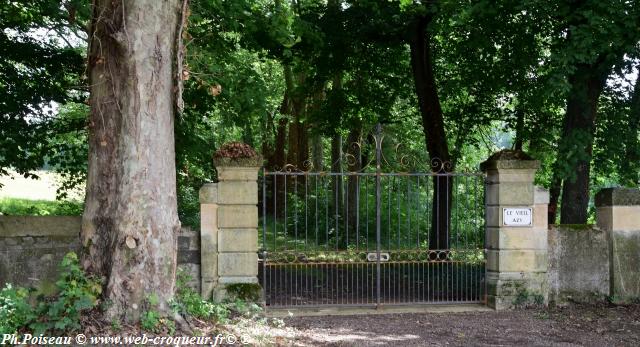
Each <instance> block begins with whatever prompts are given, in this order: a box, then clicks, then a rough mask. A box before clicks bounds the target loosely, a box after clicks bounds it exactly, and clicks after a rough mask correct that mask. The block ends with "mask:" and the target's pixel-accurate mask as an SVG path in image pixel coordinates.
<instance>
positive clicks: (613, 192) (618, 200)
mask: <svg viewBox="0 0 640 347" xmlns="http://www.w3.org/2000/svg"><path fill="white" fill-rule="evenodd" d="M595 202H596V207H604V206H633V205H639V206H640V189H635V188H621V187H620V188H605V189H602V190H600V191H599V192H598V193H597V194H596V198H595Z"/></svg>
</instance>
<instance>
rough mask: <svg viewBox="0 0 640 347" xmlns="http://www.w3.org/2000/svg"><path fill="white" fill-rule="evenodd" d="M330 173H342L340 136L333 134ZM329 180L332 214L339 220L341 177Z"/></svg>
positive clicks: (336, 176)
mask: <svg viewBox="0 0 640 347" xmlns="http://www.w3.org/2000/svg"><path fill="white" fill-rule="evenodd" d="M331 172H334V173H339V172H342V137H340V134H339V133H338V134H335V135H334V136H333V139H332V141H331ZM329 177H330V179H331V193H332V194H331V197H332V199H331V205H332V206H333V211H332V213H335V215H334V216H335V218H336V220H340V219H341V217H340V215H341V211H342V200H343V196H344V194H343V188H342V176H338V175H332V176H329Z"/></svg>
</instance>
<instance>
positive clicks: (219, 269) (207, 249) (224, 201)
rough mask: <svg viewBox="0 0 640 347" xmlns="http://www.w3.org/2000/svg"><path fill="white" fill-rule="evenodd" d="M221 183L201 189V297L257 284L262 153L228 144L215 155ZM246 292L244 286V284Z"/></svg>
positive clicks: (217, 297) (224, 294)
mask: <svg viewBox="0 0 640 347" xmlns="http://www.w3.org/2000/svg"><path fill="white" fill-rule="evenodd" d="M213 163H214V165H215V167H216V169H217V171H218V183H207V184H205V185H204V186H203V187H202V188H201V189H200V204H201V205H200V206H201V207H200V214H201V215H200V220H201V226H200V235H201V236H200V243H201V251H200V253H201V277H202V278H201V284H202V287H201V288H202V296H203V297H204V298H206V299H211V298H213V299H215V300H217V301H219V300H222V299H224V298H226V297H227V295H228V294H229V293H228V289H229V285H233V284H252V285H257V283H258V277H257V276H258V253H257V252H258V206H257V205H258V171H259V170H260V167H261V165H262V158H261V157H260V156H259V155H258V154H257V153H256V152H255V151H254V150H253V149H252V148H251V147H249V146H248V145H245V144H242V143H229V144H226V145H224V146H222V147H221V148H220V150H218V151H217V152H216V154H215V155H214V159H213ZM243 291H246V289H243Z"/></svg>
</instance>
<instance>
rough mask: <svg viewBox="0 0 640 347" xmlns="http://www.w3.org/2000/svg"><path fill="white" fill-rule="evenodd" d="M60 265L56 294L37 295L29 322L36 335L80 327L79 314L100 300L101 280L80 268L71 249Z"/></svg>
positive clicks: (91, 307)
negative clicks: (53, 295)
mask: <svg viewBox="0 0 640 347" xmlns="http://www.w3.org/2000/svg"><path fill="white" fill-rule="evenodd" d="M60 268H61V273H60V279H59V280H58V281H57V282H56V286H57V288H58V290H59V293H58V295H57V296H55V297H53V298H45V297H39V298H38V304H37V306H36V308H35V314H36V316H37V318H36V319H35V320H34V321H33V322H31V323H30V324H29V327H30V328H31V329H33V331H34V334H36V335H37V334H44V333H48V332H53V333H62V332H66V331H74V330H77V329H79V328H80V316H81V314H82V313H83V312H85V311H88V310H91V309H93V308H94V307H96V306H97V305H98V303H99V301H98V298H99V296H100V294H101V293H102V281H101V280H100V279H97V278H95V277H92V276H87V275H86V274H85V273H84V271H82V269H81V268H80V265H79V262H78V256H77V255H76V254H75V253H74V252H70V253H67V254H66V255H65V256H64V258H63V259H62V264H61V267H60Z"/></svg>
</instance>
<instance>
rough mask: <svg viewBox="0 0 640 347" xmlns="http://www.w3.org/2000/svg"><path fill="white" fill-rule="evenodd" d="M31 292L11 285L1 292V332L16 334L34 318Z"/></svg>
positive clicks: (8, 284) (7, 285)
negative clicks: (29, 299)
mask: <svg viewBox="0 0 640 347" xmlns="http://www.w3.org/2000/svg"><path fill="white" fill-rule="evenodd" d="M28 296H29V292H28V291H27V290H26V289H24V288H19V287H18V288H16V287H13V286H12V285H11V283H7V284H5V286H4V288H2V290H1V291H0V332H1V333H3V334H15V333H16V332H17V331H18V329H20V328H22V327H24V326H25V325H26V324H27V322H29V320H30V319H31V318H32V313H31V306H30V305H29V303H28V301H27V300H28Z"/></svg>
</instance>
